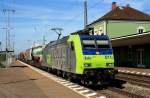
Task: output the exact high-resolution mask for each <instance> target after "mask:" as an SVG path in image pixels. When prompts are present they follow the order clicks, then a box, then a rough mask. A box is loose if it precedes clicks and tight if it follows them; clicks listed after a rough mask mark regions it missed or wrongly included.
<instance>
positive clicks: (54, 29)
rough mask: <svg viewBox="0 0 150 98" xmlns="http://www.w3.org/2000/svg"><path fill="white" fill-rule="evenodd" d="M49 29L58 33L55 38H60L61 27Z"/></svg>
mask: <svg viewBox="0 0 150 98" xmlns="http://www.w3.org/2000/svg"><path fill="white" fill-rule="evenodd" d="M51 30H53V31H54V32H55V33H57V34H58V38H57V39H60V36H61V35H62V30H63V29H62V28H52V29H51Z"/></svg>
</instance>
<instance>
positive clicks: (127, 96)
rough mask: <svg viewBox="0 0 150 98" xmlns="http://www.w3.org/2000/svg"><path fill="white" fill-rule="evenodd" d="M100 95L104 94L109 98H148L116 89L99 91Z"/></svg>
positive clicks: (110, 88)
mask: <svg viewBox="0 0 150 98" xmlns="http://www.w3.org/2000/svg"><path fill="white" fill-rule="evenodd" d="M97 93H98V94H104V95H105V96H106V97H107V98H146V97H144V96H141V95H138V94H134V93H131V92H129V91H125V90H123V89H120V88H116V87H109V88H108V89H106V90H98V91H97Z"/></svg>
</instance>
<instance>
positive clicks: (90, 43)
mask: <svg viewBox="0 0 150 98" xmlns="http://www.w3.org/2000/svg"><path fill="white" fill-rule="evenodd" d="M82 48H83V49H110V48H111V47H110V44H109V40H95V39H94V40H82Z"/></svg>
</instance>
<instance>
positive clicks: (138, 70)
mask: <svg viewBox="0 0 150 98" xmlns="http://www.w3.org/2000/svg"><path fill="white" fill-rule="evenodd" d="M116 69H117V70H118V72H120V73H130V74H136V75H143V76H150V69H144V68H128V67H116Z"/></svg>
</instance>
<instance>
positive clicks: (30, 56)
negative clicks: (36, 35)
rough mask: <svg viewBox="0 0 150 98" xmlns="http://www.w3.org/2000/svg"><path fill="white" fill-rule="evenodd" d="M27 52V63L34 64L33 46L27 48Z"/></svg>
mask: <svg viewBox="0 0 150 98" xmlns="http://www.w3.org/2000/svg"><path fill="white" fill-rule="evenodd" d="M25 54H26V58H25V60H26V63H28V64H32V48H30V49H27V50H26V51H25Z"/></svg>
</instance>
